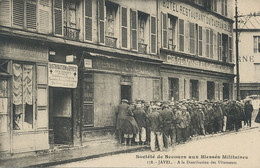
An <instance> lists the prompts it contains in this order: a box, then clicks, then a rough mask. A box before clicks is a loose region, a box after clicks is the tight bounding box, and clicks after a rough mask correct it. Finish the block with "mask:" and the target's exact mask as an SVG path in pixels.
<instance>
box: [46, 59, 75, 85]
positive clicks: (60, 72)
mask: <svg viewBox="0 0 260 168" xmlns="http://www.w3.org/2000/svg"><path fill="white" fill-rule="evenodd" d="M77 83H78V66H77V65H68V64H59V63H51V62H50V63H49V86H53V87H64V88H76V87H77Z"/></svg>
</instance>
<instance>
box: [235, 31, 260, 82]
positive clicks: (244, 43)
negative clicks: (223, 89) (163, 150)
mask: <svg viewBox="0 0 260 168" xmlns="http://www.w3.org/2000/svg"><path fill="white" fill-rule="evenodd" d="M254 36H260V32H259V31H246V30H245V31H242V32H240V33H239V74H240V82H241V83H259V82H260V78H259V76H260V72H259V66H260V65H259V63H260V53H254ZM234 48H235V44H234ZM235 82H236V80H235Z"/></svg>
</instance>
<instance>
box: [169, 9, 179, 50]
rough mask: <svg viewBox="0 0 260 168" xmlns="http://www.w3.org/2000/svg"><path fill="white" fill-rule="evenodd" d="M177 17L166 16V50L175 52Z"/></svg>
mask: <svg viewBox="0 0 260 168" xmlns="http://www.w3.org/2000/svg"><path fill="white" fill-rule="evenodd" d="M177 19H178V18H177V17H175V16H172V15H169V14H168V49H169V50H175V47H176V22H177Z"/></svg>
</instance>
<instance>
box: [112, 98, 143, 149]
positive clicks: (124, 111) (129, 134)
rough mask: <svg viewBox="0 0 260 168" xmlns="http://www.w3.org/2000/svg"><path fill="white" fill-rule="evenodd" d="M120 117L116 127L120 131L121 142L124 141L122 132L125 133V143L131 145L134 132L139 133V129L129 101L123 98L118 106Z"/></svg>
mask: <svg viewBox="0 0 260 168" xmlns="http://www.w3.org/2000/svg"><path fill="white" fill-rule="evenodd" d="M117 116H118V119H117V125H116V129H117V130H118V131H119V143H122V134H123V135H124V144H125V145H127V141H128V144H129V145H131V144H132V139H133V136H134V134H137V133H138V131H139V129H138V126H137V123H136V121H135V119H134V117H133V114H132V112H131V110H129V105H128V101H127V100H126V99H123V100H122V103H121V104H120V105H119V106H118V114H117Z"/></svg>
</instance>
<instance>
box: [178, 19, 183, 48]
mask: <svg viewBox="0 0 260 168" xmlns="http://www.w3.org/2000/svg"><path fill="white" fill-rule="evenodd" d="M179 51H184V20H183V19H179Z"/></svg>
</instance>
